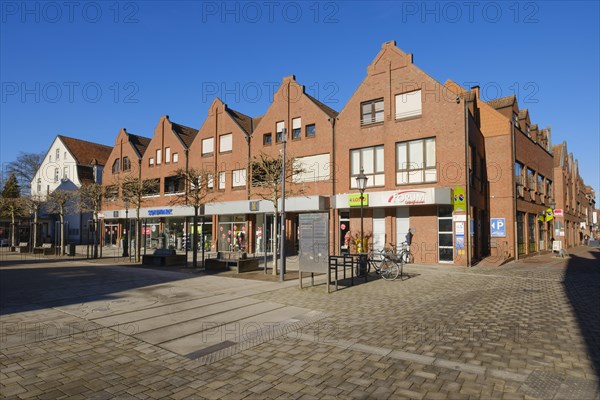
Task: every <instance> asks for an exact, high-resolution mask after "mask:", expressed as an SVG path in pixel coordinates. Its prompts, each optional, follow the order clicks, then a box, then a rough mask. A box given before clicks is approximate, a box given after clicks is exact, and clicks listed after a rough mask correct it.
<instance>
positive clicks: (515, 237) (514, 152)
mask: <svg viewBox="0 0 600 400" xmlns="http://www.w3.org/2000/svg"><path fill="white" fill-rule="evenodd" d="M510 131H511V135H510V139H511V142H512V163H513V166H512V171H513V179H515V177H516V176H517V174H516V172H517V170H516V164H517V145H516V143H515V142H516V140H515V123H514V122H513V121H512V120H511V121H510ZM523 184H525V182H523ZM512 190H513V197H514V199H515V212H514V213H513V217H514V219H515V223H514V224H513V225H514V230H513V242H514V243H513V244H514V248H515V261H517V260H518V259H519V239H518V229H519V226H518V224H517V214H518V211H517V207H518V205H517V204H518V193H517V185H516V184H513V189H512Z"/></svg>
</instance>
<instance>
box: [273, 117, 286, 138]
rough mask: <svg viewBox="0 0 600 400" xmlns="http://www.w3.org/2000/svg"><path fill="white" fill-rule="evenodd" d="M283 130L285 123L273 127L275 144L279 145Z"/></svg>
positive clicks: (281, 122)
mask: <svg viewBox="0 0 600 400" xmlns="http://www.w3.org/2000/svg"><path fill="white" fill-rule="evenodd" d="M284 128H285V123H284V122H283V121H279V122H278V123H277V124H276V126H275V132H276V135H275V141H276V142H277V143H281V140H282V138H283V129H284Z"/></svg>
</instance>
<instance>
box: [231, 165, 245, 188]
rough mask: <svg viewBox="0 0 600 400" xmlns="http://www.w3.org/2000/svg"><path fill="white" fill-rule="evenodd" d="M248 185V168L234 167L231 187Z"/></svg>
mask: <svg viewBox="0 0 600 400" xmlns="http://www.w3.org/2000/svg"><path fill="white" fill-rule="evenodd" d="M245 186H246V169H245V168H244V169H234V170H233V171H232V173H231V187H234V188H237V187H245Z"/></svg>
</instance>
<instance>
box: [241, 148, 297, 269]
mask: <svg viewBox="0 0 600 400" xmlns="http://www.w3.org/2000/svg"><path fill="white" fill-rule="evenodd" d="M282 167H283V158H282V155H281V154H279V156H278V157H271V156H269V155H266V154H264V153H260V154H259V155H257V156H255V157H254V158H253V159H252V165H251V168H252V186H254V187H256V188H258V189H259V190H257V191H255V195H256V196H258V197H260V198H261V199H263V200H268V201H270V202H271V203H272V204H273V209H274V210H275V215H276V216H277V217H279V199H280V198H281V197H282V193H281V175H282ZM303 172H304V169H303V168H302V166H301V165H300V163H299V162H297V161H296V159H295V158H294V157H289V156H288V157H286V162H285V182H286V191H285V192H286V193H285V195H286V197H287V196H297V195H301V194H303V193H304V189H303V187H302V186H301V185H298V184H296V183H295V181H294V177H296V176H297V175H299V174H302V173H303ZM281 223H285V221H281ZM281 240H282V241H283V244H284V245H285V238H281ZM278 248H279V240H278V236H277V235H275V251H274V252H273V258H274V259H275V262H274V267H273V275H277V251H276V250H277V249H278Z"/></svg>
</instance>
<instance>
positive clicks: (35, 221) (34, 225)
mask: <svg viewBox="0 0 600 400" xmlns="http://www.w3.org/2000/svg"><path fill="white" fill-rule="evenodd" d="M37 223H38V211H37V210H35V211H34V212H33V246H31V251H32V252H33V248H34V247H37V245H38V243H37V237H38V232H37Z"/></svg>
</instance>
